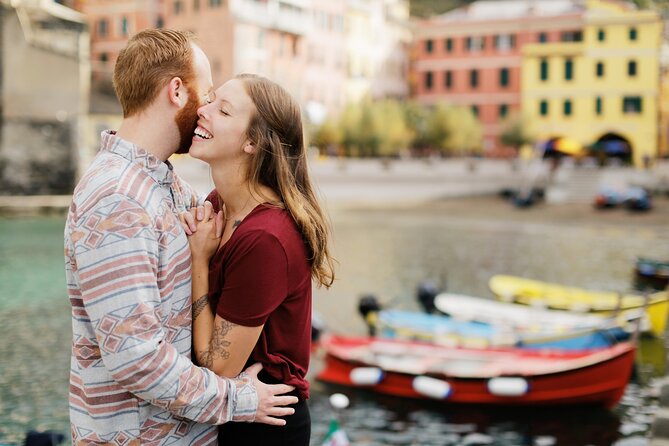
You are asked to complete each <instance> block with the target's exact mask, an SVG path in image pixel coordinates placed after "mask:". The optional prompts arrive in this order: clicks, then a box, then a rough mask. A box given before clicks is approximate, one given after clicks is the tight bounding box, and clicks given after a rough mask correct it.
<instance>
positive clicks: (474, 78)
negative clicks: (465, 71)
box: [469, 70, 479, 88]
mask: <svg viewBox="0 0 669 446" xmlns="http://www.w3.org/2000/svg"><path fill="white" fill-rule="evenodd" d="M478 85H479V72H478V70H472V71H470V72H469V86H470V87H472V88H476V87H477V86H478Z"/></svg>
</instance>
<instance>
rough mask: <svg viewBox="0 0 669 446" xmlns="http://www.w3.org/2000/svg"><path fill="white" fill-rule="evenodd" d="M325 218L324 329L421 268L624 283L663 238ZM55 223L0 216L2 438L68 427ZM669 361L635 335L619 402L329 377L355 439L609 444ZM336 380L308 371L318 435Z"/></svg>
mask: <svg viewBox="0 0 669 446" xmlns="http://www.w3.org/2000/svg"><path fill="white" fill-rule="evenodd" d="M332 220H333V223H334V226H335V243H334V253H335V255H336V257H337V260H338V261H339V269H338V280H337V282H336V284H335V286H334V287H333V288H332V289H331V290H330V291H328V292H325V291H324V290H316V292H315V296H314V305H315V307H316V309H317V310H318V311H319V312H320V313H321V314H322V315H323V316H324V318H325V320H326V323H327V325H328V327H329V328H330V329H331V330H332V331H337V332H339V333H347V334H363V333H364V331H365V329H364V324H363V323H362V321H361V320H360V318H358V317H357V315H356V304H357V299H358V296H359V295H360V294H362V293H374V294H377V295H378V297H379V298H380V299H381V300H382V301H384V302H393V305H395V306H396V307H398V308H407V309H412V308H413V309H415V308H417V305H416V303H415V302H414V301H413V293H414V290H415V286H416V284H417V283H418V282H419V281H421V280H424V279H426V278H438V279H443V280H445V281H446V282H447V283H448V288H449V289H450V290H451V291H454V292H462V293H466V294H473V295H480V296H490V294H489V291H488V290H487V280H488V278H489V277H490V276H491V275H492V274H495V273H509V274H517V275H522V276H527V277H534V278H538V279H544V280H551V281H555V282H563V283H569V284H574V285H579V286H585V287H589V288H595V289H597V288H598V289H602V288H609V289H614V290H623V289H626V287H628V286H629V283H630V280H631V267H632V265H633V261H634V259H635V258H636V256H638V255H646V256H649V257H665V256H666V253H667V246H669V231H668V230H667V228H666V227H665V226H659V225H657V226H648V225H645V226H644V225H634V226H626V227H622V226H612V225H609V224H602V225H600V224H592V225H588V226H575V225H564V224H559V225H558V224H552V223H541V224H539V223H530V222H527V223H514V222H505V221H494V220H480V219H469V218H465V217H462V218H460V217H458V216H457V215H452V214H450V213H448V212H442V211H439V210H432V209H431V208H430V207H429V206H426V207H424V208H421V209H411V210H408V211H400V212H397V211H351V212H345V211H342V212H336V213H334V214H333V215H332ZM63 225H64V218H63V217H53V218H52V217H48V218H36V219H0V443H13V444H21V443H22V441H23V437H24V435H25V432H26V430H28V429H37V430H46V429H55V430H58V431H60V432H63V433H65V434H66V435H67V434H69V422H68V408H67V393H68V373H69V360H70V345H71V328H70V310H69V302H68V300H67V293H66V287H65V277H64V268H63V247H62V245H63V240H62V234H63ZM666 362H667V358H666V351H665V347H664V343H663V340H660V339H644V340H642V343H641V345H640V349H639V354H638V357H637V375H636V378H635V380H634V382H633V383H632V384H630V386H628V390H627V392H626V395H625V398H624V399H623V401H622V402H621V404H620V405H619V406H618V407H617V408H616V409H615V410H614V411H606V410H604V409H601V410H599V409H598V410H594V409H590V408H588V409H587V410H586V409H584V410H583V411H578V410H568V411H565V410H560V409H555V410H553V411H534V410H529V411H525V412H513V411H507V410H500V411H493V410H489V409H463V408H459V407H458V408H452V407H445V408H442V407H441V406H439V405H436V404H430V403H425V402H420V403H417V402H406V401H404V400H397V399H391V398H385V397H380V396H378V395H373V394H369V393H364V392H356V391H353V390H351V389H337V390H339V391H342V390H343V391H344V392H346V393H347V394H348V395H349V396H350V398H351V401H352V406H351V408H350V409H349V411H348V412H347V414H348V415H346V416H345V421H346V423H345V424H346V428H347V430H348V432H349V434H350V437H351V438H352V439H353V440H354V444H356V445H391V444H395V445H397V444H421V445H428V444H430V445H431V444H434V445H447V444H448V445H453V446H457V445H462V444H465V437H466V432H471V433H481V434H484V435H489V436H491V437H493V438H494V443H490V444H494V445H497V444H499V445H534V444H537V443H536V441H538V440H537V439H540V438H542V437H551V438H553V439H554V440H555V443H553V444H555V445H564V446H579V445H581V446H585V445H597V446H599V445H601V446H605V445H614V444H615V442H616V441H617V440H619V439H621V438H627V437H633V436H637V437H639V436H640V437H643V436H645V435H647V432H648V429H649V426H650V423H651V421H652V413H653V412H654V411H655V410H657V400H656V398H654V397H653V396H652V393H651V385H652V382H653V380H654V379H655V378H657V377H659V376H662V375H664V374H666V372H667V364H666ZM315 368H316V367H315V365H314V366H312V369H315ZM332 391H333V389H331V388H329V387H327V386H323V385H322V384H320V383H317V382H314V386H313V391H312V399H311V402H310V406H311V408H312V420H313V435H312V438H313V442H312V444H314V445H317V444H320V443H321V442H322V438H323V436H324V435H325V432H326V430H327V426H328V423H329V418H330V416H331V414H330V411H329V409H328V406H327V395H328V393H330V392H332ZM575 426H576V427H575ZM463 429H464V430H465V431H463ZM467 429H468V430H469V431H466V430H467ZM463 432H464V433H463ZM449 438H450V439H451V440H452V441H450V440H449V441H450V442H449V441H447V439H449Z"/></svg>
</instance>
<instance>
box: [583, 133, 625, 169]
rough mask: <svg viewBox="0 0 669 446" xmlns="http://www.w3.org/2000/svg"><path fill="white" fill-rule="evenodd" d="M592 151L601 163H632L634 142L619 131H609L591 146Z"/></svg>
mask: <svg viewBox="0 0 669 446" xmlns="http://www.w3.org/2000/svg"><path fill="white" fill-rule="evenodd" d="M590 152H591V154H592V155H593V156H594V157H596V158H597V160H598V161H599V164H600V165H605V164H612V163H614V164H632V144H630V142H629V140H627V138H625V137H623V136H621V135H619V134H617V133H607V134H605V135H603V136H601V137H600V138H599V139H598V140H597V142H595V143H594V144H593V145H592V146H591V147H590Z"/></svg>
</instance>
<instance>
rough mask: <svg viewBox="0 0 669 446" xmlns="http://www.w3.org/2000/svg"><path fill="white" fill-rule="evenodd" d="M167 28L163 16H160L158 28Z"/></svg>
mask: <svg viewBox="0 0 669 446" xmlns="http://www.w3.org/2000/svg"><path fill="white" fill-rule="evenodd" d="M163 26H165V20H163V18H162V16H158V18H157V19H156V28H162V27H163Z"/></svg>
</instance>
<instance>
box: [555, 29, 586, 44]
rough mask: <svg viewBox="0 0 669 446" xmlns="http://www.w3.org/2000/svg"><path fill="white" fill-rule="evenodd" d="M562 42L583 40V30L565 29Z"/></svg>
mask: <svg viewBox="0 0 669 446" xmlns="http://www.w3.org/2000/svg"><path fill="white" fill-rule="evenodd" d="M560 40H561V41H562V42H581V41H582V40H583V32H581V31H564V32H563V33H562V34H561V35H560Z"/></svg>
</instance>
